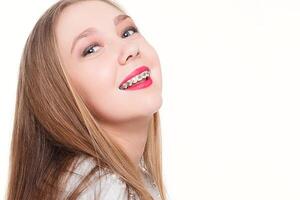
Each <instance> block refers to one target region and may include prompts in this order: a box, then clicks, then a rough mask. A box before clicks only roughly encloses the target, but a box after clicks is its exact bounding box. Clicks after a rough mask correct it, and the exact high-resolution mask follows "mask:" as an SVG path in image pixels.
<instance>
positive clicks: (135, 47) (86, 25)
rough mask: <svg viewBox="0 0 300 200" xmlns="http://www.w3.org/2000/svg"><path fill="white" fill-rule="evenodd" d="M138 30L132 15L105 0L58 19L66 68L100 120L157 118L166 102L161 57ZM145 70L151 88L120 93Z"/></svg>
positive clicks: (83, 5)
mask: <svg viewBox="0 0 300 200" xmlns="http://www.w3.org/2000/svg"><path fill="white" fill-rule="evenodd" d="M135 28H137V27H136V26H135V24H134V22H133V20H132V19H131V18H130V17H126V15H124V13H122V12H121V11H119V10H118V9H116V8H115V7H113V6H111V5H109V4H107V3H105V2H101V1H86V2H79V3H75V4H73V5H71V6H69V7H67V8H65V9H64V11H63V12H62V14H61V15H60V17H59V20H58V23H57V26H56V30H55V33H56V37H57V42H58V48H59V54H60V56H61V58H62V62H63V66H64V68H65V70H66V72H67V75H68V76H69V77H70V80H71V84H72V86H73V87H74V88H75V89H76V91H77V92H78V93H79V94H80V96H81V97H82V98H83V100H84V101H85V103H86V104H87V106H88V107H89V109H90V110H91V111H92V113H93V114H94V116H95V117H96V118H97V120H99V121H103V122H112V123H116V122H122V121H123V122H126V121H128V120H132V119H137V118H140V117H147V118H148V117H152V114H153V113H155V112H157V111H158V109H159V108H160V106H161V104H162V96H161V93H162V78H161V69H160V62H159V58H158V55H157V54H156V52H155V50H154V48H153V47H152V46H151V45H150V44H149V43H148V42H147V41H146V40H145V38H144V37H143V36H142V35H141V34H140V33H139V32H137V31H136V29H135ZM141 66H147V67H149V69H150V77H151V79H152V84H151V85H150V86H148V87H146V88H143V89H137V90H130V88H128V89H126V90H121V89H119V85H120V83H121V82H122V81H123V80H124V79H125V77H127V75H129V74H130V73H131V72H132V71H133V70H135V69H137V68H139V67H141Z"/></svg>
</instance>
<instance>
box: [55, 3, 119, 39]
mask: <svg viewBox="0 0 300 200" xmlns="http://www.w3.org/2000/svg"><path fill="white" fill-rule="evenodd" d="M120 14H123V12H122V11H120V10H118V9H117V8H115V7H114V6H112V5H110V4H108V3H106V2H103V1H97V0H90V1H83V2H77V3H75V4H72V5H70V6H68V7H66V8H65V9H64V10H63V11H62V13H61V14H60V16H59V18H58V21H57V24H56V34H57V36H58V37H60V36H66V35H67V37H71V38H72V37H74V36H75V35H76V34H78V33H79V32H80V31H82V30H83V29H85V28H87V27H89V26H94V27H96V28H98V29H99V30H101V27H102V28H104V27H109V26H114V21H113V19H114V17H115V16H117V15H120Z"/></svg>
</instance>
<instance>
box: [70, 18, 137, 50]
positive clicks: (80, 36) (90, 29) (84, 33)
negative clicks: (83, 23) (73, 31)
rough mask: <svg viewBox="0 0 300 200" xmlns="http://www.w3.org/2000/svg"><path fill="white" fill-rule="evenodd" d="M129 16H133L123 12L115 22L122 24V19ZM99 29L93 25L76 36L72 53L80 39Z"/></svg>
mask: <svg viewBox="0 0 300 200" xmlns="http://www.w3.org/2000/svg"><path fill="white" fill-rule="evenodd" d="M127 18H131V17H130V16H128V15H126V14H121V15H118V16H116V17H115V18H114V24H115V26H117V25H118V24H120V23H121V22H122V21H124V20H125V19H127ZM96 32H97V29H96V28H93V27H89V28H87V29H85V30H84V31H82V32H81V33H80V34H79V35H78V36H76V37H75V38H74V40H73V43H72V46H71V54H72V52H73V49H74V47H75V44H76V42H77V41H78V40H80V39H82V38H84V37H87V36H88V35H90V34H91V33H96Z"/></svg>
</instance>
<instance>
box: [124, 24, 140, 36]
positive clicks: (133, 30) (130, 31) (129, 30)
mask: <svg viewBox="0 0 300 200" xmlns="http://www.w3.org/2000/svg"><path fill="white" fill-rule="evenodd" d="M138 32H139V31H138V29H137V28H136V27H134V26H130V27H128V28H127V29H126V30H125V31H124V32H123V34H122V38H125V37H128V36H130V35H133V34H134V33H138Z"/></svg>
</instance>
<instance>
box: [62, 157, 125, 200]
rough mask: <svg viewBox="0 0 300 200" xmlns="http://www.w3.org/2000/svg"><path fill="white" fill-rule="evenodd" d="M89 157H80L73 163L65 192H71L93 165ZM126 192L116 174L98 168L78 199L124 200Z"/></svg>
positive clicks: (93, 162)
mask: <svg viewBox="0 0 300 200" xmlns="http://www.w3.org/2000/svg"><path fill="white" fill-rule="evenodd" d="M95 164H96V163H95V161H94V160H93V159H92V158H91V157H86V156H83V157H80V158H79V159H78V160H77V162H76V163H75V166H74V170H73V171H72V175H71V177H70V178H69V179H68V180H67V182H66V185H65V186H66V187H65V190H66V192H67V193H68V192H71V191H73V190H74V189H75V187H76V186H77V185H78V184H79V182H80V181H81V180H83V178H84V177H85V176H86V175H87V174H88V173H89V172H90V171H91V170H92V169H93V168H94V167H95ZM127 196H128V192H127V189H126V184H125V183H124V182H123V181H122V180H121V179H120V178H119V176H118V175H116V174H114V173H111V172H110V171H108V170H98V171H97V172H96V173H95V174H94V175H93V176H92V177H91V179H90V183H89V184H88V186H87V188H86V189H85V190H84V191H83V192H82V193H81V195H80V196H79V197H78V199H79V200H123V199H124V200H125V199H127Z"/></svg>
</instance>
